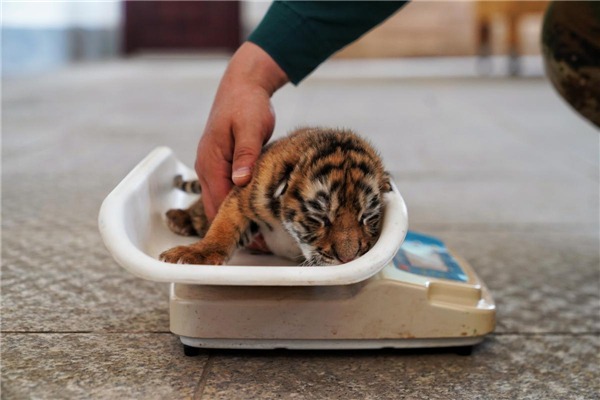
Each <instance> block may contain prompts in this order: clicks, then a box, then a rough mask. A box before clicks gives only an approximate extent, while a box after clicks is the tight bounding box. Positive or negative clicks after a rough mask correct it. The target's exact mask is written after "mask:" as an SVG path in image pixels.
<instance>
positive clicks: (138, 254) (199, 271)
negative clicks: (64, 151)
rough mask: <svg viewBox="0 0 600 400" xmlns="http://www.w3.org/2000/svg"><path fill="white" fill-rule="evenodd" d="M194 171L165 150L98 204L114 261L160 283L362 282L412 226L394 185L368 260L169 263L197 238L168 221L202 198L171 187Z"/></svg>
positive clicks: (244, 255)
mask: <svg viewBox="0 0 600 400" xmlns="http://www.w3.org/2000/svg"><path fill="white" fill-rule="evenodd" d="M177 174H182V175H183V176H184V177H185V178H187V179H190V178H193V177H194V176H195V173H194V172H193V171H192V170H191V169H189V168H188V167H186V166H185V165H183V164H182V163H181V162H180V161H179V160H177V159H176V158H175V156H174V154H173V152H172V151H171V149H169V148H166V147H159V148H157V149H155V150H154V151H152V152H151V153H150V154H149V155H148V156H147V157H146V158H145V159H144V160H142V161H141V162H140V163H139V164H138V165H137V166H136V167H135V168H134V169H133V170H132V171H131V172H130V173H129V174H128V175H127V176H126V177H125V179H123V181H121V183H119V185H117V187H116V188H115V189H114V190H113V191H112V192H111V193H110V194H109V195H108V196H107V197H106V199H105V200H104V202H103V203H102V207H101V209H100V215H99V218H98V223H99V227H100V233H101V235H102V238H103V240H104V243H105V245H106V247H107V248H108V250H109V251H110V252H111V253H112V255H113V257H114V258H115V260H116V261H117V262H118V263H119V264H120V265H121V266H122V267H124V268H125V269H127V270H128V271H129V272H131V273H132V274H134V275H137V276H139V277H141V278H144V279H148V280H152V281H158V282H175V283H189V284H203V285H248V286H249V285H252V286H310V285H345V284H350V283H355V282H359V281H363V280H365V279H367V278H369V277H371V276H373V275H374V274H376V273H377V272H379V271H380V270H381V269H382V268H383V267H384V266H385V265H386V264H387V263H389V262H390V261H391V260H392V258H393V257H394V255H395V254H396V252H397V251H398V249H399V248H400V245H401V244H402V242H403V240H404V237H405V236H406V232H407V229H408V217H407V212H406V205H405V203H404V200H403V199H402V196H401V195H400V193H399V192H398V189H397V188H396V186H395V185H394V184H393V183H392V186H393V191H392V192H390V193H388V194H386V195H385V199H384V200H385V211H384V218H383V224H382V232H381V236H380V238H379V240H378V241H377V243H376V244H375V246H373V248H372V249H371V250H369V251H368V252H367V253H366V254H365V255H363V256H362V257H360V258H358V259H356V260H354V261H352V262H350V263H347V264H343V265H336V266H323V267H320V266H317V267H300V266H297V265H295V264H293V263H292V262H291V261H289V260H285V259H283V258H279V257H276V256H271V255H252V254H250V253H248V252H247V251H245V250H240V251H238V252H237V253H236V255H235V256H234V257H233V258H232V260H231V261H230V262H229V264H228V265H225V266H214V265H189V264H187V265H186V264H168V263H165V262H162V261H159V260H158V259H157V256H158V255H159V254H160V253H161V252H162V251H164V250H167V249H169V248H171V247H173V246H176V245H181V244H189V243H192V242H194V241H196V240H198V238H194V237H192V238H189V237H183V236H179V235H176V234H174V233H172V232H171V231H169V229H168V228H167V226H166V224H165V220H164V214H165V212H166V211H167V210H168V209H170V208H184V207H186V206H188V205H189V204H191V203H192V202H193V201H194V200H195V199H196V198H197V197H196V196H193V195H188V194H186V193H183V192H181V191H179V190H175V189H174V188H173V186H172V182H173V177H174V176H175V175H177Z"/></svg>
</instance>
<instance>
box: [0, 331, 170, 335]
mask: <svg viewBox="0 0 600 400" xmlns="http://www.w3.org/2000/svg"><path fill="white" fill-rule="evenodd" d="M0 333H2V334H33V335H43V334H48V335H53V334H74V335H79V334H84V335H86V334H95V335H149V334H172V332H171V331H110V332H105V331H0Z"/></svg>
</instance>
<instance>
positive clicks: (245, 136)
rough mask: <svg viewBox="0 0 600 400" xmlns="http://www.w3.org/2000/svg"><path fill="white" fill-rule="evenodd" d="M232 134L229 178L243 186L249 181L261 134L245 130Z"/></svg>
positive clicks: (260, 143) (257, 154) (257, 153)
mask: <svg viewBox="0 0 600 400" xmlns="http://www.w3.org/2000/svg"><path fill="white" fill-rule="evenodd" d="M234 136H235V148H234V150H233V165H232V169H231V170H232V173H231V180H232V181H233V183H234V184H235V185H236V186H245V185H247V184H248V182H250V178H251V177H252V168H253V167H254V163H255V162H256V160H257V159H258V156H259V155H260V152H261V150H262V146H263V140H262V135H258V134H252V133H251V132H248V131H245V132H240V134H238V135H234Z"/></svg>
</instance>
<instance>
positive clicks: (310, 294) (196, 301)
mask: <svg viewBox="0 0 600 400" xmlns="http://www.w3.org/2000/svg"><path fill="white" fill-rule="evenodd" d="M457 260H458V259H457ZM459 263H460V267H461V268H462V271H463V272H464V273H465V276H466V278H465V279H466V282H457V281H451V280H447V279H438V278H432V277H426V276H422V275H418V274H414V273H410V272H406V271H403V270H402V269H400V268H398V267H397V266H396V265H395V264H394V263H390V264H388V265H387V266H386V267H384V268H383V270H382V271H381V272H379V273H378V274H376V275H375V276H373V277H371V278H369V279H367V280H365V281H362V282H358V283H355V284H351V285H338V286H291V287H276V286H208V285H188V284H172V286H171V295H170V311H171V331H172V332H173V333H175V334H176V335H178V336H180V338H181V342H182V343H183V345H184V347H185V350H186V354H188V353H190V354H191V353H193V352H194V351H193V349H194V348H220V349H280V348H282V349H298V350H323V349H331V350H335V349H381V348H399V349H408V348H431V347H437V348H439V347H458V348H466V347H469V346H474V345H476V344H478V343H480V342H481V341H483V339H484V338H485V336H486V335H487V334H489V333H491V332H492V331H493V329H494V325H495V305H494V303H493V300H492V298H491V295H490V293H489V291H488V290H487V288H486V287H485V285H484V284H483V283H482V282H481V281H480V280H479V278H478V277H477V276H476V275H475V273H474V271H473V270H472V269H471V268H470V266H468V265H467V264H466V263H465V262H464V261H462V260H461V261H459Z"/></svg>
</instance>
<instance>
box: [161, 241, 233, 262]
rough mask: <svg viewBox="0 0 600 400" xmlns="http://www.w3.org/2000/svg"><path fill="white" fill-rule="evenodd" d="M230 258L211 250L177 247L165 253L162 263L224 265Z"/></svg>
mask: <svg viewBox="0 0 600 400" xmlns="http://www.w3.org/2000/svg"><path fill="white" fill-rule="evenodd" d="M228 258H229V257H228V256H227V254H225V253H223V252H220V251H217V250H210V249H198V248H197V247H195V246H177V247H173V248H172V249H169V250H167V251H163V252H162V253H161V255H160V256H159V259H160V261H164V262H168V263H171V264H201V265H224V264H225V263H226V262H227V259H228Z"/></svg>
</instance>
